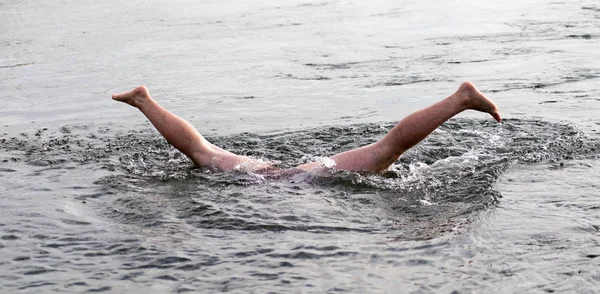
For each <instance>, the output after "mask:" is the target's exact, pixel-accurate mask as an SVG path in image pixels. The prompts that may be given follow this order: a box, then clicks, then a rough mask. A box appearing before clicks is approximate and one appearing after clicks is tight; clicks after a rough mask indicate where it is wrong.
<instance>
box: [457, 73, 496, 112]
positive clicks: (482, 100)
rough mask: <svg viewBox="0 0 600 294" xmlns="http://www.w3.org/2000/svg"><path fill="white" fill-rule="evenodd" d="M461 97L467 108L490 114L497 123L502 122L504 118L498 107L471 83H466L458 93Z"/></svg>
mask: <svg viewBox="0 0 600 294" xmlns="http://www.w3.org/2000/svg"><path fill="white" fill-rule="evenodd" d="M456 93H457V94H459V97H461V98H462V99H464V103H465V107H466V108H467V109H473V110H477V111H481V112H487V113H489V114H490V115H491V116H492V117H493V118H494V119H495V120H496V121H498V122H501V121H502V118H501V117H500V113H499V112H498V107H496V104H494V102H492V100H490V99H489V98H487V97H485V95H483V94H482V93H481V92H479V90H477V88H475V85H473V84H472V83H471V82H464V83H462V85H460V87H459V88H458V91H456Z"/></svg>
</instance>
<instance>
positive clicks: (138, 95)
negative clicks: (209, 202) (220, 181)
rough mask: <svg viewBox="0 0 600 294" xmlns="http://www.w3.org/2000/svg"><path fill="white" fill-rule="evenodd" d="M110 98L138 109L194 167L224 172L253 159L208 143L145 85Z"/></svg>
mask: <svg viewBox="0 0 600 294" xmlns="http://www.w3.org/2000/svg"><path fill="white" fill-rule="evenodd" d="M112 99H114V100H117V101H121V102H124V103H127V104H129V105H131V106H133V107H136V108H137V109H139V110H140V111H141V112H142V113H143V114H144V115H145V116H146V117H147V118H148V120H150V122H151V123H152V125H154V127H155V128H156V129H157V130H158V131H159V132H160V134H161V135H162V136H163V137H165V139H167V142H169V144H171V145H173V147H175V148H177V150H179V151H181V152H182V153H183V154H185V155H187V156H188V157H189V158H190V159H191V160H192V161H193V162H194V164H196V165H197V166H201V167H209V168H211V169H216V170H221V171H227V170H232V169H234V168H236V167H237V166H239V165H240V164H245V163H248V162H250V161H252V159H250V158H249V157H246V156H240V155H237V154H233V153H231V152H229V151H226V150H223V149H221V148H219V147H217V146H215V145H213V144H212V143H210V142H208V141H207V140H206V139H205V138H204V137H203V136H202V135H200V133H198V131H197V130H196V129H195V128H194V127H193V126H192V125H191V124H190V123H188V122H187V121H185V120H183V119H182V118H180V117H178V116H177V115H175V114H173V113H171V112H170V111H168V110H166V109H165V108H163V107H162V106H160V105H159V104H158V103H156V101H154V100H153V99H152V97H150V94H149V93H148V89H147V88H146V87H145V86H140V87H137V88H135V89H133V90H132V91H129V92H125V93H121V94H114V95H112ZM257 163H258V162H257Z"/></svg>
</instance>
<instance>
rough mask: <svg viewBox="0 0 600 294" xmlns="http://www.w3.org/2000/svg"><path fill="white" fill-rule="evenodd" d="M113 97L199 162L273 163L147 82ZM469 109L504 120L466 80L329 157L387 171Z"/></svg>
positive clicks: (251, 166) (230, 165) (251, 167)
mask: <svg viewBox="0 0 600 294" xmlns="http://www.w3.org/2000/svg"><path fill="white" fill-rule="evenodd" d="M112 99H114V100H116V101H121V102H124V103H127V104H129V105H131V106H133V107H136V108H137V109H139V110H140V111H141V112H142V113H143V114H144V115H145V116H146V117H147V118H148V120H150V122H151V123H152V124H153V125H154V127H155V128H156V129H157V130H158V131H159V132H160V134H161V135H162V136H163V137H165V139H167V142H169V143H170V144H171V145H173V147H175V148H177V149H178V150H179V151H181V152H182V153H183V154H185V155H186V156H188V157H189V158H190V159H191V160H192V161H193V162H194V164H196V165H197V166H200V167H208V168H211V169H213V170H218V171H230V170H244V171H260V170H265V169H268V168H270V167H272V165H271V164H270V163H268V162H263V161H260V160H256V159H252V158H249V157H247V156H241V155H237V154H234V153H231V152H229V151H227V150H223V149H221V148H219V147H217V146H215V145H213V144H212V143H210V142H208V141H207V140H206V139H205V138H204V137H203V136H202V135H201V134H200V133H198V131H197V130H196V129H195V128H194V127H193V126H192V125H191V124H190V123H188V122H187V121H185V120H183V119H182V118H180V117H178V116H177V115H175V114H173V113H171V112H170V111H168V110H167V109H165V108H163V107H162V106H160V105H159V104H158V103H156V101H154V99H152V97H150V93H149V92H148V89H147V88H146V87H145V86H139V87H137V88H135V89H133V90H131V91H129V92H125V93H121V94H114V95H112ZM469 109H470V110H476V111H480V112H485V113H489V114H490V115H491V116H492V117H493V118H494V119H495V120H496V121H498V122H501V121H502V118H501V117H500V114H499V112H498V108H497V107H496V105H495V104H494V103H493V102H492V101H491V100H490V99H488V98H487V97H485V95H483V94H482V93H481V92H479V90H477V88H476V87H475V86H474V85H473V84H472V83H470V82H464V83H462V84H461V85H460V87H459V88H458V90H456V92H454V93H453V94H452V95H450V96H449V97H447V98H445V99H443V100H441V101H439V102H437V103H435V104H433V105H431V106H428V107H426V108H425V109H422V110H419V111H417V112H414V113H412V114H410V115H409V116H407V117H405V118H404V119H402V120H401V121H400V122H399V123H398V124H397V125H396V126H394V127H393V128H392V129H391V130H390V131H389V132H388V133H387V134H386V135H385V136H384V137H383V138H382V139H380V140H379V141H377V142H376V143H373V144H371V145H367V146H364V147H360V148H358V149H353V150H349V151H346V152H342V153H339V154H336V155H334V156H332V157H331V159H332V160H333V161H334V162H335V163H336V164H335V166H334V168H335V169H338V170H348V171H361V172H373V173H381V172H384V171H386V170H387V169H388V168H389V167H390V166H391V165H392V164H393V163H394V162H395V161H396V160H397V159H398V158H399V157H400V156H401V155H402V153H404V152H405V151H406V150H408V149H410V148H411V147H413V146H415V145H417V144H418V143H419V142H421V141H422V140H423V139H425V138H426V137H427V136H428V135H429V134H431V132H433V131H434V130H435V129H436V128H438V127H439V126H440V125H441V124H443V123H444V122H445V121H447V120H448V119H450V118H452V117H453V116H455V115H457V114H459V113H461V112H463V111H465V110H469ZM298 168H299V169H302V170H305V171H313V170H316V169H321V168H323V166H322V164H321V163H317V162H310V163H307V164H303V165H300V166H298Z"/></svg>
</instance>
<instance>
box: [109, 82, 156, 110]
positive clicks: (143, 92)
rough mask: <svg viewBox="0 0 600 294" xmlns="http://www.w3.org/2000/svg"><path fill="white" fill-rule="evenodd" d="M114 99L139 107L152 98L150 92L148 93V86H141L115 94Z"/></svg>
mask: <svg viewBox="0 0 600 294" xmlns="http://www.w3.org/2000/svg"><path fill="white" fill-rule="evenodd" d="M112 99H113V100H116V101H121V102H124V103H127V104H129V105H131V106H133V107H138V108H139V106H140V105H141V104H142V103H143V102H144V101H147V100H149V99H152V98H150V93H148V88H146V86H139V87H137V88H135V89H133V90H131V91H129V92H124V93H121V94H113V95H112Z"/></svg>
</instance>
